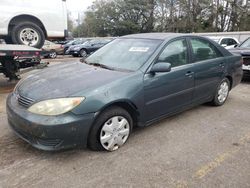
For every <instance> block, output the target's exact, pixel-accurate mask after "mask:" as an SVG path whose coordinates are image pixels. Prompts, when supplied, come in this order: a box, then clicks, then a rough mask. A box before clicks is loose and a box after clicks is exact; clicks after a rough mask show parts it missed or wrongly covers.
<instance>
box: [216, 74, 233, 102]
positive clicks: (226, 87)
mask: <svg viewBox="0 0 250 188" xmlns="http://www.w3.org/2000/svg"><path fill="white" fill-rule="evenodd" d="M229 91H230V81H229V80H228V79H227V78H223V79H222V81H221V82H220V84H219V85H218V87H217V88H216V92H215V95H214V99H213V101H212V105H214V106H221V105H223V104H224V103H225V102H226V100H227V97H228V94H229Z"/></svg>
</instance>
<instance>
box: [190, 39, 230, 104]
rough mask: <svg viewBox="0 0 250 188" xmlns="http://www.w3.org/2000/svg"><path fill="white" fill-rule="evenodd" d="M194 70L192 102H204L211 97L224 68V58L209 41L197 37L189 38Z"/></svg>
mask: <svg viewBox="0 0 250 188" xmlns="http://www.w3.org/2000/svg"><path fill="white" fill-rule="evenodd" d="M189 42H190V46H191V52H192V64H193V68H194V69H193V70H194V80H195V88H194V95H193V100H194V101H197V102H198V101H200V102H202V101H205V100H207V99H208V98H210V97H211V96H213V94H214V92H215V89H216V87H217V85H218V83H219V82H220V81H221V79H222V77H223V75H224V70H225V66H226V62H225V58H224V57H223V55H222V54H221V52H220V51H219V50H218V49H217V47H216V46H215V45H214V44H212V43H211V42H210V41H208V40H206V39H202V38H198V37H190V38H189Z"/></svg>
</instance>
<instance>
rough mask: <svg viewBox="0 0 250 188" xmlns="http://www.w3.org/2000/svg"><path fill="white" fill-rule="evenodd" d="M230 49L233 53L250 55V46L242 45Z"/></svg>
mask: <svg viewBox="0 0 250 188" xmlns="http://www.w3.org/2000/svg"><path fill="white" fill-rule="evenodd" d="M229 51H230V52H231V53H236V54H241V55H247V56H250V48H241V47H238V48H233V49H229Z"/></svg>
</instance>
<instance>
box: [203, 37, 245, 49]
mask: <svg viewBox="0 0 250 188" xmlns="http://www.w3.org/2000/svg"><path fill="white" fill-rule="evenodd" d="M208 38H210V39H211V40H213V41H215V42H217V43H218V44H219V45H221V46H223V47H224V48H226V49H231V48H234V47H235V46H236V45H239V44H240V43H239V41H238V40H237V39H236V38H234V37H210V36H208Z"/></svg>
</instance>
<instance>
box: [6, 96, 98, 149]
mask: <svg viewBox="0 0 250 188" xmlns="http://www.w3.org/2000/svg"><path fill="white" fill-rule="evenodd" d="M6 106H7V115H8V122H9V125H10V127H11V128H12V129H13V130H14V132H15V133H16V134H17V135H18V136H19V137H21V138H22V139H23V140H25V141H27V142H28V143H30V144H31V145H32V146H34V147H36V148H38V149H41V150H47V151H52V150H61V149H67V148H72V147H76V146H80V147H86V146H87V138H88V133H89V130H90V128H91V125H92V123H93V120H94V116H95V114H94V113H89V114H85V115H74V114H73V113H71V112H68V113H66V114H63V115H59V116H42V115H36V114H33V113H30V112H28V111H27V109H26V108H24V107H22V106H21V105H19V104H18V102H17V100H16V97H15V96H14V94H10V95H9V96H8V99H7V105H6Z"/></svg>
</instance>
